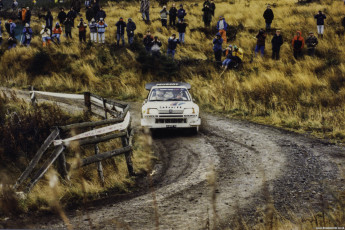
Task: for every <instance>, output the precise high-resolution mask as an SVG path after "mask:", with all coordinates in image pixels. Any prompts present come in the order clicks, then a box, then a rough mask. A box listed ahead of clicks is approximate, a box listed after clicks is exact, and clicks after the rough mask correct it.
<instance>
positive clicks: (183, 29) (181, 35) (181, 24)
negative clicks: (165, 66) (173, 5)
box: [176, 19, 188, 44]
mask: <svg viewBox="0 0 345 230" xmlns="http://www.w3.org/2000/svg"><path fill="white" fill-rule="evenodd" d="M187 26H188V25H187V23H186V22H185V21H184V19H182V20H181V21H179V22H178V23H177V26H176V27H177V32H178V34H179V41H180V42H182V44H184V36H185V34H186V27H187Z"/></svg>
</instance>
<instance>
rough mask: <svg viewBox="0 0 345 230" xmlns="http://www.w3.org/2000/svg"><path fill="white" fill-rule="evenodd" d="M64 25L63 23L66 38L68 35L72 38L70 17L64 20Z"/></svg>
mask: <svg viewBox="0 0 345 230" xmlns="http://www.w3.org/2000/svg"><path fill="white" fill-rule="evenodd" d="M64 25H65V33H66V37H67V38H68V37H70V38H72V27H73V22H72V19H70V18H66V21H65V23H64Z"/></svg>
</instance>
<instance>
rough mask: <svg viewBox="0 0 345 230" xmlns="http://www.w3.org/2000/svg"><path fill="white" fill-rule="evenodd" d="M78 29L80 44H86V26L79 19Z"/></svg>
mask: <svg viewBox="0 0 345 230" xmlns="http://www.w3.org/2000/svg"><path fill="white" fill-rule="evenodd" d="M77 27H78V29H79V41H80V42H83V41H84V42H86V28H87V24H86V23H85V22H84V20H83V19H82V18H81V19H80V22H79V24H78V26H77Z"/></svg>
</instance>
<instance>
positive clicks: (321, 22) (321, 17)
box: [314, 10, 326, 38]
mask: <svg viewBox="0 0 345 230" xmlns="http://www.w3.org/2000/svg"><path fill="white" fill-rule="evenodd" d="M314 18H315V19H316V25H317V34H318V36H320V37H321V38H322V37H323V31H324V27H325V19H326V15H325V14H323V13H322V11H321V10H320V11H319V13H318V14H317V15H315V16H314Z"/></svg>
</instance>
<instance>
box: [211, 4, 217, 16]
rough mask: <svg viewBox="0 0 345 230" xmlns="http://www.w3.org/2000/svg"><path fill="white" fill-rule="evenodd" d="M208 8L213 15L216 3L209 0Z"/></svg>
mask: <svg viewBox="0 0 345 230" xmlns="http://www.w3.org/2000/svg"><path fill="white" fill-rule="evenodd" d="M210 9H211V11H212V16H213V17H214V11H216V4H214V1H213V0H211V4H210Z"/></svg>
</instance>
